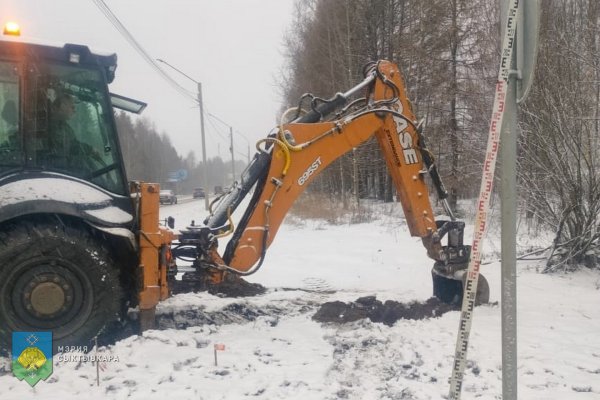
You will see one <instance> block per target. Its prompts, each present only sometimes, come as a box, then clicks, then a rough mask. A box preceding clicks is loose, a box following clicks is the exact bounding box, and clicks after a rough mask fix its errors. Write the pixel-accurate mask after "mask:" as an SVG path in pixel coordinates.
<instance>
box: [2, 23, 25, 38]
mask: <svg viewBox="0 0 600 400" xmlns="http://www.w3.org/2000/svg"><path fill="white" fill-rule="evenodd" d="M4 34H5V35H10V36H20V35H21V28H20V27H19V24H17V23H16V22H7V23H6V25H4Z"/></svg>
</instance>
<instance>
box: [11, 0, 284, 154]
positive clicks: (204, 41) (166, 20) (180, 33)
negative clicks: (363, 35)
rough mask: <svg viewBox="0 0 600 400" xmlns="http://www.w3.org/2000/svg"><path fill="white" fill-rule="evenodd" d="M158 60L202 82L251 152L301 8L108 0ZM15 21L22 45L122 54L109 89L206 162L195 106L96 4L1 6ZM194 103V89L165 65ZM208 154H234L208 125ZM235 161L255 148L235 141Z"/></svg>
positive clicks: (219, 129) (224, 133)
mask: <svg viewBox="0 0 600 400" xmlns="http://www.w3.org/2000/svg"><path fill="white" fill-rule="evenodd" d="M105 3H106V4H107V5H108V6H109V8H110V9H111V10H112V12H113V13H114V14H115V15H116V16H117V17H118V18H119V20H120V21H121V22H122V23H123V25H124V26H125V27H126V28H127V29H128V30H129V32H130V33H131V34H132V35H133V36H134V37H135V39H136V40H137V41H138V42H139V43H140V44H141V45H142V47H143V48H144V49H145V50H146V51H147V53H149V54H150V56H152V57H153V58H162V59H164V60H166V61H168V62H169V63H170V64H172V65H173V66H175V67H176V68H178V69H180V70H181V71H183V72H185V73H186V74H187V75H189V76H190V77H192V78H194V79H196V80H198V81H201V82H202V89H203V97H204V104H205V108H206V110H205V112H206V111H207V112H209V113H211V114H214V115H216V116H217V117H218V118H220V119H222V120H224V121H225V122H227V123H228V124H229V125H231V126H233V128H234V130H235V131H237V132H240V133H241V134H243V135H244V136H245V137H246V138H248V141H249V142H250V144H251V153H252V154H253V153H254V143H255V141H256V140H257V139H259V138H262V137H264V136H266V134H267V133H268V132H269V131H270V130H271V128H273V127H274V126H275V124H276V116H277V113H278V110H279V108H280V105H281V98H280V94H281V93H280V90H279V89H278V87H277V86H276V84H275V82H276V81H277V80H279V79H281V76H280V75H281V70H282V64H283V57H282V54H283V51H284V48H283V38H284V35H285V32H286V31H287V30H288V29H289V28H290V23H291V19H292V18H291V15H292V9H293V7H292V4H293V0H152V1H149V0H121V1H117V0H105ZM8 20H14V21H17V22H19V24H20V25H21V31H22V36H23V37H24V38H27V37H33V38H36V39H41V40H45V41H51V42H61V43H62V42H71V43H80V44H87V45H89V46H90V47H92V48H94V49H98V50H102V51H110V52H116V53H117V55H118V60H119V61H118V68H117V75H116V79H115V81H114V82H113V84H112V85H111V91H112V92H114V93H118V94H122V95H125V96H129V97H133V98H136V99H139V100H142V101H145V102H147V103H148V108H147V109H146V111H144V113H143V116H144V117H145V118H148V119H149V120H151V121H152V122H153V123H154V124H155V127H156V129H157V130H158V131H159V132H166V133H167V134H168V135H169V136H170V137H171V140H172V142H173V145H174V146H175V148H176V149H177V150H178V151H179V153H180V154H181V155H183V156H185V155H186V154H187V153H188V152H189V151H190V150H193V151H194V152H195V153H196V155H197V158H198V159H200V157H201V148H202V147H201V140H200V116H199V112H198V108H197V105H196V104H195V103H194V101H193V100H191V99H189V98H186V97H184V96H183V95H181V94H180V93H179V92H177V91H176V90H175V89H174V88H173V87H172V86H171V85H170V84H168V83H167V82H166V81H165V80H163V79H162V78H161V77H160V75H159V74H158V73H157V72H156V71H154V69H152V67H150V66H149V65H148V64H147V63H146V62H145V61H144V60H143V58H142V57H141V56H140V55H139V54H138V53H137V52H136V51H135V50H134V49H133V48H132V47H131V46H130V45H129V44H128V42H127V41H126V40H125V39H124V38H123V37H122V36H121V35H120V34H119V33H118V31H117V30H116V28H114V27H113V25H112V24H111V23H110V22H109V21H108V19H107V18H106V17H105V16H104V14H103V13H102V12H101V11H100V10H99V9H98V8H97V6H96V4H95V2H94V1H92V0H48V1H40V0H0V22H1V23H2V25H4V24H5V22H6V21H8ZM163 69H164V70H165V72H167V73H169V74H170V75H171V76H172V77H173V79H175V80H176V81H177V82H179V83H180V84H181V86H183V87H185V88H186V89H188V90H189V91H190V92H191V94H192V95H193V96H195V95H196V85H195V84H194V83H193V82H192V81H189V80H187V79H186V78H184V77H182V76H180V75H179V74H177V73H176V72H174V71H172V70H170V69H169V68H168V67H166V66H164V68H163ZM205 128H206V132H207V152H208V155H209V157H210V156H216V155H218V154H220V155H221V157H223V158H228V157H230V156H229V153H228V151H229V141H228V134H229V128H228V127H226V126H224V125H222V124H221V123H219V122H218V121H216V120H215V119H214V118H208V119H205ZM234 147H235V153H236V158H238V159H242V160H245V159H246V154H247V149H248V142H247V141H246V140H245V139H244V138H242V137H241V136H240V135H238V134H234Z"/></svg>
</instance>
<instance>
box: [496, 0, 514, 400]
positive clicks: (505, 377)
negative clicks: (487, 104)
mask: <svg viewBox="0 0 600 400" xmlns="http://www.w3.org/2000/svg"><path fill="white" fill-rule="evenodd" d="M502 6H503V9H504V10H506V9H507V7H508V2H507V1H503V2H502ZM502 15H506V12H503V13H502ZM503 26H504V24H503ZM518 34H519V32H517V35H518ZM515 56H516V52H513V59H512V65H513V67H512V68H514V66H515V65H516V63H515ZM516 86H517V72H516V71H514V72H511V73H510V75H509V78H508V90H507V94H506V99H505V107H506V109H505V114H504V122H503V124H502V130H501V133H500V161H501V183H500V191H501V193H500V200H501V207H500V209H501V214H502V218H501V220H502V222H501V230H502V233H501V246H502V249H501V258H502V262H501V264H502V266H501V272H502V273H501V275H502V284H501V308H502V399H503V400H517V388H518V385H517V284H516V266H517V252H516V247H517V241H516V238H517V214H516V209H517V201H516V192H517V167H516V165H517V162H516V161H517V91H516Z"/></svg>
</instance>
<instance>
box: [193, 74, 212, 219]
mask: <svg viewBox="0 0 600 400" xmlns="http://www.w3.org/2000/svg"><path fill="white" fill-rule="evenodd" d="M196 84H197V85H198V105H199V106H200V134H201V135H202V164H203V166H202V180H203V181H204V186H205V188H204V209H205V210H208V208H209V204H208V193H210V190H209V186H208V164H207V162H206V135H205V133H204V103H203V102H202V83H200V82H196Z"/></svg>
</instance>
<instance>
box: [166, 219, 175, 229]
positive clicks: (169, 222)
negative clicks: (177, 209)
mask: <svg viewBox="0 0 600 400" xmlns="http://www.w3.org/2000/svg"><path fill="white" fill-rule="evenodd" d="M167 226H168V227H169V228H171V229H175V218H173V217H169V218H167Z"/></svg>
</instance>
